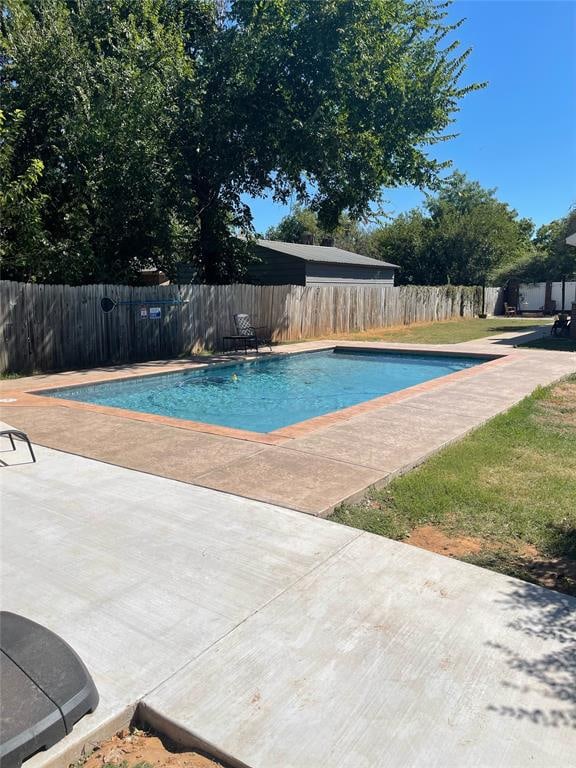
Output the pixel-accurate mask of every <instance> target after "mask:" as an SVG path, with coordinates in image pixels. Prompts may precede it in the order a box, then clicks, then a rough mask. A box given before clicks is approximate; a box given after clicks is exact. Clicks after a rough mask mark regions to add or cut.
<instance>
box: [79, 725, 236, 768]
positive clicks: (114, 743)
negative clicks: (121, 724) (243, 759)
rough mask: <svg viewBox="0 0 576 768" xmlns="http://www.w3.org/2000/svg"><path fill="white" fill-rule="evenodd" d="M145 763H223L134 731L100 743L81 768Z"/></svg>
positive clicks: (206, 766)
mask: <svg viewBox="0 0 576 768" xmlns="http://www.w3.org/2000/svg"><path fill="white" fill-rule="evenodd" d="M142 763H146V765H148V766H154V768H164V766H170V768H225V766H224V764H223V763H218V762H216V761H215V760H213V759H211V758H209V757H206V756H205V755H203V754H201V753H200V752H196V751H195V750H186V749H185V748H183V747H180V746H178V745H177V744H174V743H173V742H171V741H170V740H169V739H166V738H164V737H162V738H160V737H159V736H157V735H154V734H151V733H145V732H144V731H140V730H138V729H134V730H131V731H129V730H125V731H120V732H119V733H117V734H116V735H115V736H112V738H111V739H108V741H104V742H102V744H100V745H99V746H98V747H96V749H95V750H94V752H92V753H91V754H90V755H89V757H88V758H87V759H86V760H85V761H84V763H83V765H82V768H102V766H104V765H107V766H109V765H118V766H120V765H123V766H125V767H126V768H132V766H135V765H137V764H142Z"/></svg>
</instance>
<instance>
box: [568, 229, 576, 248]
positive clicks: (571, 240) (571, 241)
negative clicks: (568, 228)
mask: <svg viewBox="0 0 576 768" xmlns="http://www.w3.org/2000/svg"><path fill="white" fill-rule="evenodd" d="M566 243H567V244H568V245H575V246H576V232H574V234H573V235H568V237H567V238H566Z"/></svg>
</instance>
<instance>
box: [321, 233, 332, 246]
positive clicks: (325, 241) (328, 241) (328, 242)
mask: <svg viewBox="0 0 576 768" xmlns="http://www.w3.org/2000/svg"><path fill="white" fill-rule="evenodd" d="M320 245H327V246H328V248H332V247H333V245H334V238H333V237H332V235H324V237H323V238H322V240H321V241H320Z"/></svg>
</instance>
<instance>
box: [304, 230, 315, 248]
mask: <svg viewBox="0 0 576 768" xmlns="http://www.w3.org/2000/svg"><path fill="white" fill-rule="evenodd" d="M302 244H303V245H314V235H313V234H312V232H302Z"/></svg>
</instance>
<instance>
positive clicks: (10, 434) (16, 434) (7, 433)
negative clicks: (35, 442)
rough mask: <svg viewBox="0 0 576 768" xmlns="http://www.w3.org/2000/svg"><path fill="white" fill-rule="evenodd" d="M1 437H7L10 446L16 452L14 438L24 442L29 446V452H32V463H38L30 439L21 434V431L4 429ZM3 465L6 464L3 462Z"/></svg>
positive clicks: (0, 434)
mask: <svg viewBox="0 0 576 768" xmlns="http://www.w3.org/2000/svg"><path fill="white" fill-rule="evenodd" d="M0 437H7V438H8V439H9V440H10V445H11V446H12V450H13V451H15V450H16V444H15V443H14V438H16V439H17V440H22V441H23V442H25V443H26V444H27V445H28V450H29V451H30V456H31V457H32V461H33V462H35V461H36V456H34V451H33V450H32V444H31V442H30V438H29V437H28V435H27V434H26V433H25V432H21V431H20V430H19V429H3V430H2V431H0ZM2 464H5V462H2Z"/></svg>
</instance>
